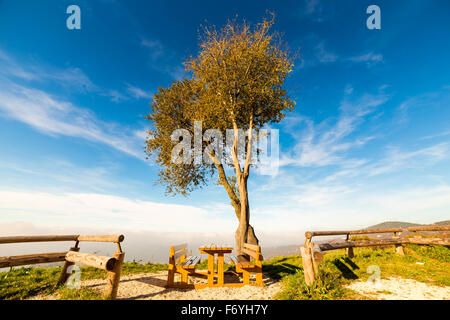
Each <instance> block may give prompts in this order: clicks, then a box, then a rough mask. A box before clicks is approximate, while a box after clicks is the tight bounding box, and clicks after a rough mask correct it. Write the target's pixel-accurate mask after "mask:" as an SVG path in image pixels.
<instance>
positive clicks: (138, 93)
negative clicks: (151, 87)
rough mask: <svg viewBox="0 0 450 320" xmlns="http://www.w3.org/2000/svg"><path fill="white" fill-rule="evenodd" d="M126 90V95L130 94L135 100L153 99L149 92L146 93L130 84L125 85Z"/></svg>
mask: <svg viewBox="0 0 450 320" xmlns="http://www.w3.org/2000/svg"><path fill="white" fill-rule="evenodd" d="M126 90H127V92H128V94H130V95H131V96H132V97H133V98H135V99H151V98H152V97H153V94H152V93H151V92H147V91H145V90H143V89H141V88H138V87H135V86H132V85H130V84H127V88H126Z"/></svg>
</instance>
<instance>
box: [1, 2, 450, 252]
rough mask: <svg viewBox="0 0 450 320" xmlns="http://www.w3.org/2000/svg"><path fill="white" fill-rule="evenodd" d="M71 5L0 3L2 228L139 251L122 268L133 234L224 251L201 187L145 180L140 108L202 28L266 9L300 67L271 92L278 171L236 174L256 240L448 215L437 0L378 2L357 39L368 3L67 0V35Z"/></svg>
mask: <svg viewBox="0 0 450 320" xmlns="http://www.w3.org/2000/svg"><path fill="white" fill-rule="evenodd" d="M72 2H73V1H46V2H45V3H36V2H26V3H27V5H26V9H24V6H23V2H20V1H11V0H4V1H1V2H0V30H1V31H0V135H1V136H2V139H0V148H1V149H0V150H1V156H0V176H1V177H2V179H0V234H1V235H28V234H30V235H31V234H43V233H42V232H46V231H51V232H64V231H70V230H73V231H72V232H71V233H75V234H80V233H82V232H81V231H83V230H85V231H89V232H90V233H100V232H102V231H105V230H106V231H110V230H117V232H118V233H123V234H126V233H129V234H130V235H132V236H131V238H132V239H133V240H132V241H131V243H133V244H134V243H136V244H135V245H136V246H138V248H136V249H135V251H136V253H131V255H130V258H131V257H134V256H136V257H137V256H139V255H143V256H144V253H145V250H147V247H145V244H142V245H138V242H139V239H140V236H142V235H143V234H145V235H146V237H147V239H148V241H149V244H147V245H148V246H150V242H152V241H155V242H157V240H158V239H160V243H158V244H157V246H153V247H152V248H154V250H155V253H154V255H158V256H159V255H160V254H161V255H162V249H159V247H162V246H164V247H165V246H167V244H168V243H170V240H171V239H173V241H174V240H175V239H180V241H179V242H186V241H182V240H181V239H183V237H184V239H191V241H192V243H193V244H194V245H195V244H197V243H201V241H202V239H205V240H204V241H205V243H207V242H210V240H211V239H216V240H217V239H220V241H223V242H228V243H233V241H234V240H233V239H234V232H235V230H236V228H237V227H238V223H237V220H236V218H235V214H234V209H233V207H232V206H231V205H230V203H229V202H230V201H229V199H228V198H227V195H226V193H225V192H224V190H223V188H222V187H221V186H218V185H216V184H215V181H214V179H212V180H211V182H210V183H209V185H208V186H206V187H204V188H203V189H199V190H195V191H194V192H192V193H191V194H190V196H189V197H187V198H186V197H183V196H181V195H179V196H176V197H172V196H165V190H164V187H163V186H161V185H155V184H154V183H155V181H156V180H157V178H158V170H159V168H158V166H157V165H156V164H155V163H154V161H153V160H146V159H145V153H144V146H145V130H146V129H148V128H149V126H150V124H149V123H148V121H147V120H145V119H144V116H145V115H146V114H147V113H148V112H150V108H149V105H150V102H151V99H152V97H153V95H154V94H155V93H156V92H157V89H158V87H163V88H164V87H168V86H169V85H170V83H171V82H172V81H176V80H180V79H182V78H183V77H187V76H189V75H188V74H187V73H185V71H184V70H183V67H182V62H183V61H184V60H185V59H186V58H188V56H189V55H190V54H192V55H196V53H197V52H198V49H199V48H198V29H199V28H200V26H201V25H202V24H212V25H217V26H223V25H224V24H225V23H226V22H227V19H232V18H233V17H235V15H236V14H238V21H242V20H241V19H245V20H246V21H248V22H250V23H252V24H253V23H258V22H260V21H261V20H262V18H263V17H264V16H265V15H266V10H270V11H271V12H274V13H275V14H276V20H275V25H274V30H276V31H280V32H282V33H283V34H284V37H283V39H284V41H286V42H287V44H288V45H289V47H290V48H291V49H292V50H293V51H296V50H297V49H300V58H299V59H297V60H296V61H295V64H294V68H293V72H292V73H291V74H290V75H289V77H288V79H287V80H286V84H285V86H286V89H287V91H288V92H289V94H290V96H291V97H292V98H293V100H294V101H296V107H295V110H294V111H293V112H291V113H288V114H287V115H286V117H285V119H283V120H282V121H281V122H280V123H278V124H273V125H270V128H271V129H277V130H279V139H280V140H279V142H280V144H279V147H280V150H279V151H280V152H279V155H280V159H279V160H280V165H279V169H278V172H277V174H274V175H262V174H258V173H257V172H252V174H251V176H250V179H249V199H250V215H251V224H252V226H253V227H254V228H255V232H256V235H257V236H258V237H259V238H260V240H261V243H262V245H263V246H264V245H265V246H268V247H274V246H278V245H294V244H300V243H301V242H302V239H303V236H304V231H306V230H326V229H359V228H365V227H368V226H371V225H375V224H378V223H381V222H386V221H404V222H410V223H418V224H431V223H435V222H438V221H443V220H449V219H450V213H449V210H450V122H449V121H448V119H450V108H449V104H450V79H449V78H448V75H449V74H450V60H449V59H448V57H449V56H450V43H449V41H446V39H449V30H450V20H449V19H448V17H447V15H446V14H445V13H446V12H449V9H450V3H448V2H445V1H433V3H431V2H424V1H408V2H406V1H398V2H389V1H377V3H376V4H377V5H379V6H380V8H381V15H382V25H381V29H380V30H369V29H368V28H367V27H366V19H367V17H368V16H369V15H368V14H367V13H366V8H367V7H368V6H369V5H371V4H373V3H372V1H360V2H358V3H357V4H355V3H353V2H350V1H341V2H339V3H336V2H334V1H325V0H305V1H283V2H279V3H277V4H276V5H274V4H271V3H269V2H264V1H263V2H261V1H251V2H246V3H242V1H235V2H232V3H228V4H227V5H226V6H225V5H223V4H213V3H209V2H207V1H198V2H197V6H192V5H190V4H186V3H183V2H177V5H176V6H175V5H168V4H166V3H164V2H162V3H144V2H139V1H127V2H120V1H103V0H98V1H86V0H79V1H76V4H77V5H78V6H79V7H80V9H81V17H82V18H81V29H80V30H69V29H68V28H67V27H66V19H67V17H68V14H67V13H66V8H67V7H68V6H69V5H72V4H74V3H72ZM205 20H206V21H207V23H205ZM431 35H432V36H431ZM431 53H432V54H431ZM58 230H59V231H58ZM76 230H79V231H76ZM120 230H123V231H120ZM20 232H21V233H20ZM302 232H303V233H302ZM228 239H230V240H228ZM297 239H298V240H297ZM126 241H127V240H126V239H125V242H124V246H126V245H127V242H126ZM172 244H174V243H172ZM130 247H131V245H130ZM5 248H6V247H5ZM2 250H3V247H2ZM7 250H9V249H7ZM152 250H153V249H152ZM150 251H151V250H150ZM164 254H165V255H167V252H164ZM149 255H150V256H151V252H149ZM150 256H148V257H149V259H150V258H151V257H150ZM144 258H145V259H146V258H147V256H145V257H144ZM158 260H159V258H158Z"/></svg>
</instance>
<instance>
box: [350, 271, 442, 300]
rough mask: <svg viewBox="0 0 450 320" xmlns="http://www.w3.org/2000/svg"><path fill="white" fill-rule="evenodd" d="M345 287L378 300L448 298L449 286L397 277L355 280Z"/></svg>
mask: <svg viewBox="0 0 450 320" xmlns="http://www.w3.org/2000/svg"><path fill="white" fill-rule="evenodd" d="M347 288H349V289H352V290H354V291H356V292H358V293H360V294H362V295H365V296H368V297H371V298H375V299H378V300H450V287H438V286H432V285H428V284H426V283H423V282H419V281H416V280H412V279H403V278H399V277H396V278H388V279H381V280H379V282H377V283H375V282H368V281H356V282H353V283H351V284H350V285H348V286H347Z"/></svg>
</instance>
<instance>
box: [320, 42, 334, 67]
mask: <svg viewBox="0 0 450 320" xmlns="http://www.w3.org/2000/svg"><path fill="white" fill-rule="evenodd" d="M315 51H316V58H317V60H318V61H319V62H321V63H330V62H335V61H336V60H338V58H339V57H338V56H337V55H336V54H334V53H332V52H329V51H327V50H326V49H325V44H324V42H323V41H322V42H320V43H319V44H318V45H317V46H316V48H315Z"/></svg>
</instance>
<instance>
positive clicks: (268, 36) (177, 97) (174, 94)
mask: <svg viewBox="0 0 450 320" xmlns="http://www.w3.org/2000/svg"><path fill="white" fill-rule="evenodd" d="M273 23H274V18H273V15H272V17H271V19H263V21H262V22H261V23H259V24H257V25H256V26H254V27H251V26H250V25H249V24H246V23H242V24H237V23H236V20H233V21H229V22H228V23H227V24H226V26H225V27H223V28H222V29H220V30H217V29H216V28H214V27H205V28H203V34H202V36H201V38H200V51H199V53H198V55H197V56H196V57H192V56H191V57H190V58H189V59H188V60H187V61H186V63H185V66H186V71H187V72H189V73H190V75H191V78H190V79H184V80H181V81H176V82H173V83H172V85H171V86H170V87H168V88H159V89H158V93H156V94H155V95H154V97H153V100H152V104H151V112H150V113H149V114H148V115H147V116H146V118H147V119H148V120H150V121H151V122H152V126H151V128H150V129H149V130H148V139H147V141H146V143H147V147H146V152H147V154H148V155H149V156H154V157H155V160H156V162H157V163H158V164H159V165H160V166H161V168H162V169H161V171H160V173H159V182H160V183H162V184H165V185H166V192H167V193H172V194H177V193H180V194H183V195H187V194H188V193H189V192H191V191H192V190H194V189H196V188H200V187H202V186H204V185H206V184H207V183H208V181H209V180H210V179H211V178H212V177H215V176H216V175H217V176H218V183H219V184H220V185H222V186H223V187H224V188H225V190H226V192H227V194H228V196H229V198H230V201H231V205H232V206H233V208H234V211H235V214H236V217H237V219H238V221H239V227H238V229H237V230H236V233H235V240H236V251H237V254H239V255H241V254H242V249H243V243H245V242H248V243H251V244H258V242H259V241H258V238H257V237H256V234H255V231H254V229H253V227H252V226H251V225H250V206H249V199H248V190H247V182H248V178H249V175H250V168H251V167H252V162H251V161H250V159H251V157H252V152H257V150H256V151H255V149H254V145H252V144H253V143H254V139H253V138H254V137H252V136H253V135H254V133H253V132H255V130H259V129H261V128H263V127H264V126H265V125H267V124H270V123H276V122H279V121H280V120H281V119H283V117H284V116H285V111H288V110H289V111H292V110H293V108H294V102H293V101H292V100H291V99H290V98H289V96H288V94H287V92H286V90H285V89H284V88H283V86H284V81H285V78H286V77H287V75H288V74H289V73H290V72H291V71H292V67H293V58H292V57H290V55H289V52H288V50H287V49H284V48H283V45H282V42H281V40H280V39H281V38H280V37H279V35H278V34H276V33H271V27H272V26H273ZM195 121H201V123H202V132H204V130H206V129H208V128H215V129H218V130H219V131H220V132H221V133H222V134H223V136H225V132H226V130H227V129H232V130H233V133H234V137H233V139H232V143H231V148H230V149H231V150H227V151H229V152H230V155H231V156H230V157H231V161H230V162H229V163H225V162H224V159H223V157H222V156H221V154H220V152H219V153H218V152H217V151H216V149H213V148H210V149H209V150H208V149H207V148H206V149H205V150H206V152H205V154H206V157H209V160H210V161H209V162H206V161H202V162H201V163H199V162H198V161H195V159H196V158H195V157H196V156H198V154H197V155H196V154H195V151H194V155H192V153H190V152H189V151H186V150H184V151H182V152H181V155H182V156H183V157H186V158H184V159H190V160H189V161H185V163H175V162H174V161H172V151H173V149H174V141H173V140H172V138H171V135H172V133H173V132H174V131H175V130H176V129H182V130H185V131H183V132H188V133H189V134H190V135H192V134H194V133H195V132H194V130H195V127H194V122H195ZM241 129H242V130H244V132H246V135H247V139H246V141H245V143H244V149H245V152H246V156H245V157H244V158H239V157H238V154H239V150H238V149H239V146H240V145H241V144H240V143H238V141H239V138H238V137H239V130H241ZM202 140H208V139H202ZM213 140H214V139H211V140H209V141H201V145H202V147H207V146H208V145H210V144H211V143H213ZM177 142H178V141H177V140H176V141H175V143H177ZM208 142H209V143H208ZM190 143H191V140H190V138H189V141H188V144H190ZM200 156H201V155H200ZM191 160H193V161H191Z"/></svg>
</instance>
